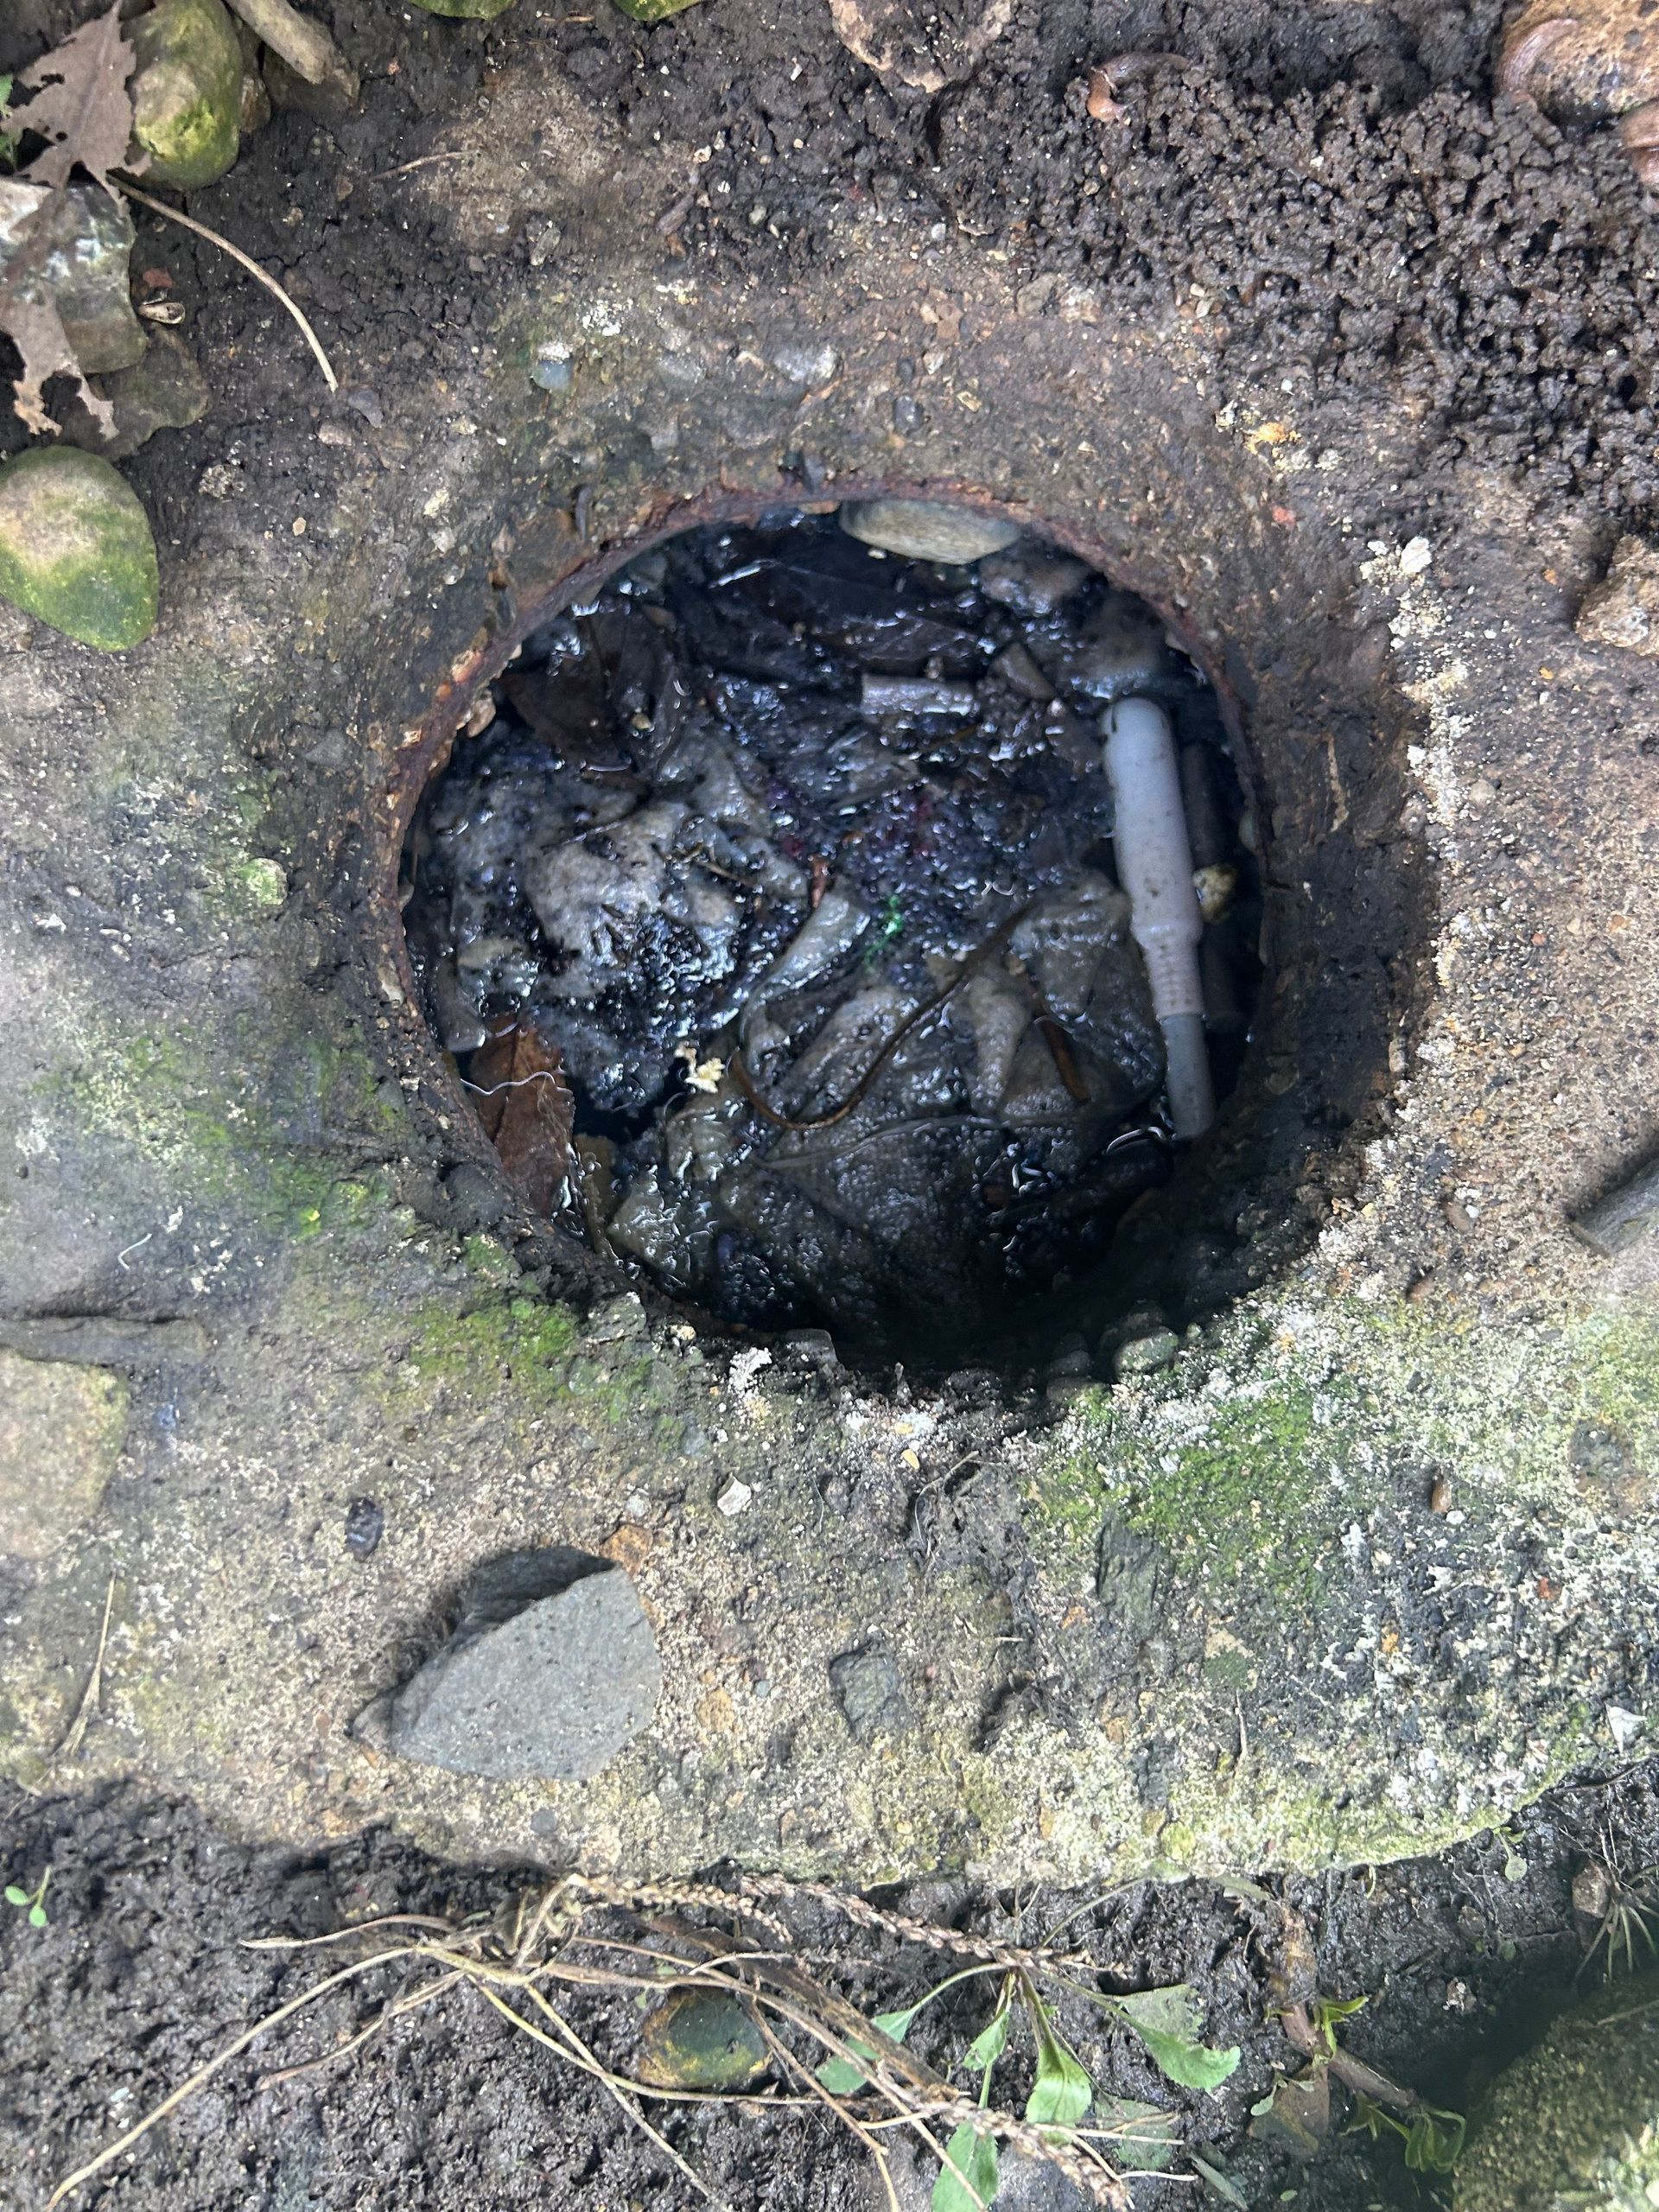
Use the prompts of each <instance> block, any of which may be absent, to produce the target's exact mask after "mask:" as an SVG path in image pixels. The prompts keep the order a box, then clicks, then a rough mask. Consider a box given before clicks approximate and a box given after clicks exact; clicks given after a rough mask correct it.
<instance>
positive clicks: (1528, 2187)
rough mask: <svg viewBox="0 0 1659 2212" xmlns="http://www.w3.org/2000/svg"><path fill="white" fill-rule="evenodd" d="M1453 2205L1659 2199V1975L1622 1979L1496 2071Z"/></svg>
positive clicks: (1492, 2208)
mask: <svg viewBox="0 0 1659 2212" xmlns="http://www.w3.org/2000/svg"><path fill="white" fill-rule="evenodd" d="M1474 2120H1475V2125H1474V2127H1473V2130H1472V2133H1471V2141H1470V2145H1469V2148H1468V2150H1467V2151H1466V2152H1465V2155H1464V2157H1463V2158H1462V2160H1461V2161H1460V2163H1459V2166H1458V2171H1457V2178H1456V2181H1455V2183H1454V2185H1453V2192H1452V2204H1453V2207H1454V2212H1567V2208H1568V2207H1575V2208H1576V2207H1587V2206H1595V2207H1599V2208H1601V2212H1652V2207H1653V2206H1654V2205H1656V2204H1659V1974H1648V1975H1646V1976H1644V1977H1643V1979H1641V1980H1637V1981H1634V1982H1631V1981H1617V1982H1614V1983H1613V1984H1611V1986H1609V1987H1608V1988H1606V1989H1605V1990H1603V1991H1602V1992H1601V1993H1600V1995H1599V1996H1598V1997H1595V1998H1592V1999H1591V2000H1590V2002H1589V2003H1588V2004H1587V2005H1580V2006H1579V2007H1578V2008H1577V2010H1575V2011H1573V2012H1568V2013H1567V2014H1566V2015H1565V2016H1564V2017H1563V2018H1561V2019H1559V2020H1557V2021H1556V2023H1555V2024H1554V2027H1552V2028H1551V2029H1550V2031H1549V2032H1548V2035H1547V2036H1546V2037H1544V2038H1543V2041H1542V2042H1541V2043H1540V2044H1538V2045H1537V2046H1536V2048H1535V2049H1534V2050H1529V2052H1528V2053H1527V2055H1526V2056H1525V2057H1524V2058H1520V2059H1517V2060H1516V2063H1515V2064H1514V2065H1513V2066H1511V2067H1510V2068H1508V2069H1506V2071H1505V2072H1503V2074H1501V2075H1499V2076H1498V2078H1497V2082H1495V2083H1494V2084H1493V2087H1492V2088H1491V2092H1490V2093H1489V2094H1488V2096H1487V2098H1486V2101H1485V2102H1484V2105H1483V2106H1482V2107H1480V2108H1479V2109H1478V2112H1477V2113H1476V2114H1475V2115H1474Z"/></svg>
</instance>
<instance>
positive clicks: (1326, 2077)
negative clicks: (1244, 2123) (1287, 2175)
mask: <svg viewBox="0 0 1659 2212" xmlns="http://www.w3.org/2000/svg"><path fill="white" fill-rule="evenodd" d="M1252 2109H1253V2111H1254V2112H1255V2118H1254V2119H1253V2120H1251V2122H1250V2133H1251V2134H1252V2135H1253V2136H1255V2139H1256V2140H1257V2141H1258V2142H1260V2143H1274V2144H1277V2145H1280V2147H1281V2148H1282V2149H1284V2150H1287V2151H1288V2152H1289V2153H1290V2155H1291V2157H1292V2158H1298V2159H1300V2160H1302V2161H1303V2162H1304V2163H1306V2160H1308V2159H1309V2158H1313V2157H1314V2156H1315V2155H1316V2154H1317V2153H1318V2151H1319V2145H1321V2144H1322V2143H1323V2142H1324V2140H1325V2137H1326V2136H1327V2135H1328V2134H1329V2133H1331V2075H1330V2072H1329V2070H1328V2069H1326V2068H1325V2067H1324V2066H1322V2065H1316V2066H1313V2067H1310V2068H1309V2069H1308V2070H1307V2072H1306V2074H1301V2075H1297V2077H1296V2078H1295V2080H1294V2081H1281V2082H1280V2083H1279V2086H1278V2088H1276V2089H1274V2092H1273V2094H1272V2095H1271V2096H1270V2097H1265V2098H1263V2100H1262V2102H1261V2103H1260V2104H1259V2105H1256V2106H1254V2107H1252Z"/></svg>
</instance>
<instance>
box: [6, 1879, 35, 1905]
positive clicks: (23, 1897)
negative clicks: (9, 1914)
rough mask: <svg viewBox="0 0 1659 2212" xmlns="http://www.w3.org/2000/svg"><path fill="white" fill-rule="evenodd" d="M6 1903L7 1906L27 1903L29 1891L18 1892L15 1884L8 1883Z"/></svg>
mask: <svg viewBox="0 0 1659 2212" xmlns="http://www.w3.org/2000/svg"><path fill="white" fill-rule="evenodd" d="M6 1903H7V1904H28V1903H29V1891H27V1890H20V1889H19V1888H18V1886H17V1885H16V1882H8V1883H7V1884H6Z"/></svg>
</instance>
